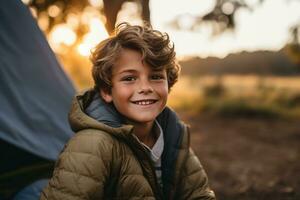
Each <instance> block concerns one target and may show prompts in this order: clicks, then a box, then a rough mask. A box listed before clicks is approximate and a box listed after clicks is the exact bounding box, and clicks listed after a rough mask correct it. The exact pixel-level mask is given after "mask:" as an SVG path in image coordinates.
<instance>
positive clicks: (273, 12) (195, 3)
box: [150, 0, 300, 57]
mask: <svg viewBox="0 0 300 200" xmlns="http://www.w3.org/2000/svg"><path fill="white" fill-rule="evenodd" d="M150 2H151V19H152V24H153V26H154V27H155V28H158V29H160V30H163V31H166V32H168V33H169V34H170V35H171V38H172V40H173V41H174V43H175V45H176V50H177V53H178V55H191V54H192V55H199V56H201V57H206V56H219V57H223V56H226V55H227V54H228V53H230V52H237V51H242V50H248V51H254V50H260V49H267V50H279V49H280V48H282V47H283V46H284V45H285V44H286V42H287V41H288V40H289V34H288V33H289V27H291V26H292V25H295V24H297V23H298V24H300V1H297V0H265V2H264V3H263V4H262V5H261V6H260V7H258V8H257V9H256V10H254V11H253V12H250V11H248V10H241V11H240V12H239V13H238V15H237V17H236V20H237V24H238V25H237V27H236V30H235V31H234V32H226V33H224V34H223V35H222V36H220V37H215V38H211V37H210V34H209V32H210V31H209V28H208V27H203V29H202V30H200V31H197V32H192V31H179V30H174V29H172V28H171V27H168V26H167V24H168V22H169V21H171V20H172V18H174V16H177V15H180V14H190V15H197V14H200V15H203V14H205V13H207V12H208V11H210V10H211V9H212V7H213V5H214V3H213V2H214V1H212V0H184V1H181V0H176V1H174V0H164V1H160V0H151V1H150ZM246 2H247V3H248V2H249V4H250V5H251V3H255V2H257V0H248V1H247V0H246ZM170 5H172V8H171V9H166V8H167V7H168V6H170ZM183 22H184V21H183ZM187 23H188V20H187Z"/></svg>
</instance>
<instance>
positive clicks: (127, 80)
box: [121, 76, 136, 82]
mask: <svg viewBox="0 0 300 200" xmlns="http://www.w3.org/2000/svg"><path fill="white" fill-rule="evenodd" d="M135 80H136V77H134V76H126V77H123V78H122V79H121V81H126V82H131V81H135Z"/></svg>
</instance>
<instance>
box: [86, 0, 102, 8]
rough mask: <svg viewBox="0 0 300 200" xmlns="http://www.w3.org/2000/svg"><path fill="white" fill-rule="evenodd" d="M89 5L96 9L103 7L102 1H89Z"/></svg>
mask: <svg viewBox="0 0 300 200" xmlns="http://www.w3.org/2000/svg"><path fill="white" fill-rule="evenodd" d="M89 3H90V4H91V6H93V7H96V8H100V7H103V1H102V0H89Z"/></svg>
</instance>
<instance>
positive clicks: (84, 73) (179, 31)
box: [22, 0, 300, 200]
mask: <svg viewBox="0 0 300 200" xmlns="http://www.w3.org/2000/svg"><path fill="white" fill-rule="evenodd" d="M22 1H23V3H24V4H26V5H27V6H28V7H29V8H30V10H31V13H32V15H33V16H34V18H35V19H36V21H37V23H38V25H39V27H40V29H41V30H42V31H43V32H44V34H45V36H46V37H47V40H48V42H49V44H50V46H51V48H52V49H53V51H54V52H55V54H56V56H57V58H58V60H59V61H60V63H61V65H62V66H63V68H64V70H65V71H66V72H67V74H68V76H69V77H70V78H71V80H72V81H73V83H74V85H75V87H76V88H77V90H83V89H86V88H89V87H92V86H93V83H92V79H91V75H90V74H91V63H90V61H89V54H90V51H91V49H92V48H93V47H94V46H95V45H96V44H97V43H98V42H100V41H101V40H103V39H105V38H106V37H108V36H109V34H110V33H112V32H113V27H114V26H115V24H117V23H120V22H123V21H127V22H129V23H131V24H140V25H141V24H143V22H144V21H146V22H148V23H151V24H152V26H153V28H154V29H158V30H160V31H162V32H167V33H168V34H169V35H170V37H171V40H172V41H173V42H174V44H175V49H176V52H177V57H178V60H179V63H180V64H181V66H182V71H181V77H180V79H179V82H178V83H177V84H176V85H175V86H174V88H173V89H172V91H171V93H170V99H169V102H168V104H169V105H170V106H171V107H172V108H174V109H175V110H176V111H177V112H179V114H180V116H181V117H182V118H183V120H185V121H186V122H187V123H188V124H190V125H191V129H192V140H191V143H192V147H193V148H194V149H195V152H196V154H197V155H198V156H199V157H200V160H201V161H202V164H203V165H204V168H205V169H206V171H207V173H208V176H209V179H210V185H211V187H212V188H213V189H214V190H215V192H216V195H217V197H218V199H278V200H279V199H280V200H282V199H295V200H296V199H300V179H299V176H300V173H299V169H300V160H299V158H300V156H299V155H300V121H299V120H300V1H299V0H201V1H200V0H185V1H181V0H164V1H159V0H140V1H139V0H130V1H125V0H68V1H66V0H22Z"/></svg>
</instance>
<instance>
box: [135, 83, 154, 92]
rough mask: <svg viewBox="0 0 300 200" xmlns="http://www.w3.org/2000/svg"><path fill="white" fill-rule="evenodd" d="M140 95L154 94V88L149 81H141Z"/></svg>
mask: <svg viewBox="0 0 300 200" xmlns="http://www.w3.org/2000/svg"><path fill="white" fill-rule="evenodd" d="M138 92H139V93H140V94H148V93H152V92H153V88H152V86H151V83H150V82H149V81H148V80H141V81H140V84H139V91H138Z"/></svg>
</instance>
